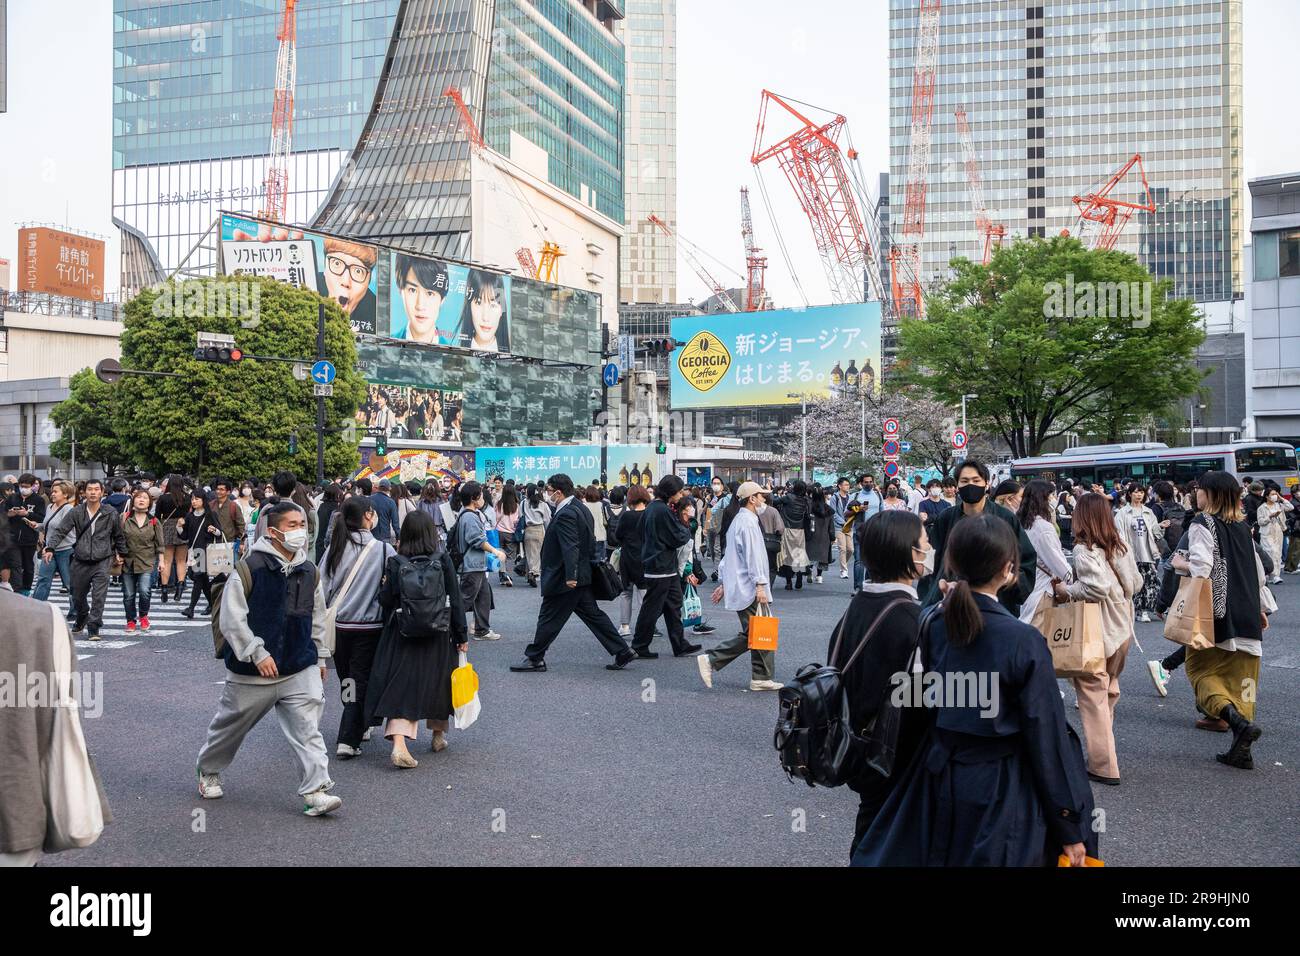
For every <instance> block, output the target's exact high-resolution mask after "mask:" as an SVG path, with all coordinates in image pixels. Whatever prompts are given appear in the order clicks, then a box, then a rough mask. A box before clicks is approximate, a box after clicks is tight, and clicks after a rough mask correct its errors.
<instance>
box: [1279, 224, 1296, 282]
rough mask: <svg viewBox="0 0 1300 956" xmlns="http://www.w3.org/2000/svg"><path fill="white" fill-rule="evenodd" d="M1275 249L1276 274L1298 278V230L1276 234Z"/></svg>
mask: <svg viewBox="0 0 1300 956" xmlns="http://www.w3.org/2000/svg"><path fill="white" fill-rule="evenodd" d="M1277 247H1278V248H1277V274H1278V275H1280V276H1282V277H1283V278H1286V277H1288V276H1300V229H1292V230H1290V231H1289V232H1282V233H1278V237H1277Z"/></svg>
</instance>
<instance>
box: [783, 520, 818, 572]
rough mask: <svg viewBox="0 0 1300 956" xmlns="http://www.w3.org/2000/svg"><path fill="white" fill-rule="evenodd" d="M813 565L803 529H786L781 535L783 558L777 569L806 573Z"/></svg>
mask: <svg viewBox="0 0 1300 956" xmlns="http://www.w3.org/2000/svg"><path fill="white" fill-rule="evenodd" d="M811 563H812V562H811V561H809V560H808V547H807V543H806V541H805V539H804V532H803V529H802V528H793V529H792V528H786V529H785V531H784V532H783V533H782V534H781V557H780V559H779V560H778V561H777V563H776V564H777V567H779V568H793V569H794V570H795V571H804V570H807V568H808V565H809V564H811Z"/></svg>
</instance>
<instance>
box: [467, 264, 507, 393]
mask: <svg viewBox="0 0 1300 956" xmlns="http://www.w3.org/2000/svg"><path fill="white" fill-rule="evenodd" d="M489 293H490V294H491V295H492V297H493V299H495V300H496V301H497V302H498V303H500V305H501V318H500V320H499V321H498V322H497V336H496V338H497V349H498V350H499V351H501V352H509V351H510V308H509V305H510V302H509V299H508V297H507V296H506V280H505V277H504V276H501V275H498V274H497V273H495V272H484V271H482V270H480V269H470V270H469V281H468V283H467V284H466V286H465V305H464V307H462V309H461V312H460V334H459V338H458V339H457V341H456V344H457V345H459V346H462V347H463V348H472V347H473V342H474V313H473V311H472V308H473V303H474V302H475V301H476V300H477V301H482V300H483V299H484V298H485V296H486V295H487V294H489ZM457 411H460V409H457Z"/></svg>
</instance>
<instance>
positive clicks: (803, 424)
mask: <svg viewBox="0 0 1300 956" xmlns="http://www.w3.org/2000/svg"><path fill="white" fill-rule="evenodd" d="M785 397H786V398H797V399H799V427H800V430H801V431H802V432H803V453H802V454H801V455H800V457H799V480H800V481H805V482H806V481H807V480H808V396H807V394H806V393H803V392H786V393H785ZM863 407H864V408H865V407H866V406H865V405H864V406H863ZM864 414H865V413H864ZM864 427H865V426H864ZM864 441H865V439H864Z"/></svg>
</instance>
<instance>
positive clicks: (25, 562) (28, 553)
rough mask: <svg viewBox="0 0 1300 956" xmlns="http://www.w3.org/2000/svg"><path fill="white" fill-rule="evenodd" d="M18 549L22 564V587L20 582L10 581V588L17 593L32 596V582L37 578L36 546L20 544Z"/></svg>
mask: <svg viewBox="0 0 1300 956" xmlns="http://www.w3.org/2000/svg"><path fill="white" fill-rule="evenodd" d="M17 547H18V559H19V561H20V562H21V564H22V572H23V580H22V587H19V586H18V582H16V581H10V582H9V586H10V587H12V588H13V589H14V590H15V591H21V592H22V593H23V594H30V593H31V591H32V581H33V580H35V578H36V545H34V544H20V545H18V546H17Z"/></svg>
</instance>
